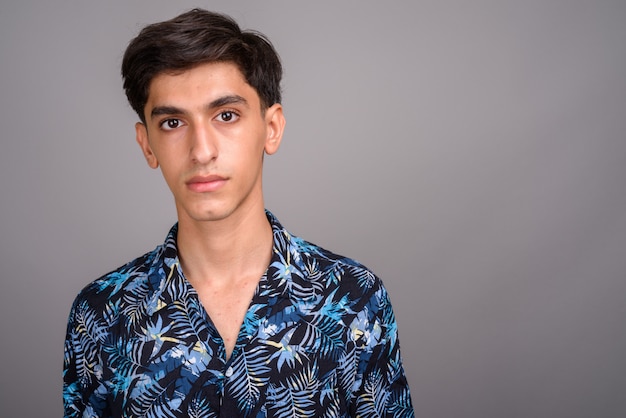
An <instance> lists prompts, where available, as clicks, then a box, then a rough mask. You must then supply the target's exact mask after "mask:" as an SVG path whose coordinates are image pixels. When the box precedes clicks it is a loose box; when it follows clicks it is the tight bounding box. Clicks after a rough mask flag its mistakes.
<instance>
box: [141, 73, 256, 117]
mask: <svg viewBox="0 0 626 418" xmlns="http://www.w3.org/2000/svg"><path fill="white" fill-rule="evenodd" d="M225 95H239V96H241V97H244V98H245V99H246V101H247V102H248V103H249V104H250V106H254V105H258V106H260V98H259V95H258V93H257V92H256V90H255V89H254V88H253V87H252V86H250V85H249V84H248V82H247V81H246V79H245V77H244V76H243V74H242V72H241V70H240V69H239V67H238V66H237V65H235V64H234V63H231V62H210V63H203V64H199V65H197V66H194V67H192V68H189V69H185V70H182V71H165V72H161V73H159V74H157V75H156V76H155V77H154V78H153V79H152V81H151V82H150V86H149V90H148V98H147V102H146V106H145V108H144V111H145V112H146V113H149V109H150V108H153V107H154V106H162V105H176V106H179V107H181V106H182V107H194V106H202V105H204V104H206V103H207V102H211V101H213V100H216V99H218V98H220V97H223V96H225Z"/></svg>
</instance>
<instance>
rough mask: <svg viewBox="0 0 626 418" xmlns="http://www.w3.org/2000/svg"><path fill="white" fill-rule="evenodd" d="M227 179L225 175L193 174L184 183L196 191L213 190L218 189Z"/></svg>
mask: <svg viewBox="0 0 626 418" xmlns="http://www.w3.org/2000/svg"><path fill="white" fill-rule="evenodd" d="M226 180H228V179H227V178H226V177H223V176H220V175H217V174H211V175H206V176H193V177H191V178H190V179H189V180H187V181H186V182H185V183H186V184H187V187H188V188H189V189H190V190H191V191H193V192H197V193H206V192H214V191H216V190H218V189H220V188H221V187H222V186H223V185H224V184H225V183H226Z"/></svg>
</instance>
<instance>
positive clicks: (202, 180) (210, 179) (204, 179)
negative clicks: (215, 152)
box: [186, 174, 226, 184]
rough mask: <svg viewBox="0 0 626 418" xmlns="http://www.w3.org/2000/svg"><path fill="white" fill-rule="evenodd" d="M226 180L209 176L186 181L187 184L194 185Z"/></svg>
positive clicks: (215, 175)
mask: <svg viewBox="0 0 626 418" xmlns="http://www.w3.org/2000/svg"><path fill="white" fill-rule="evenodd" d="M224 180H226V177H222V176H220V175H217V174H211V175H208V176H193V177H192V178H190V179H189V180H187V182H186V183H187V184H194V183H211V182H214V181H224Z"/></svg>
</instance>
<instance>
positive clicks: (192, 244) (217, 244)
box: [177, 207, 273, 287]
mask: <svg viewBox="0 0 626 418" xmlns="http://www.w3.org/2000/svg"><path fill="white" fill-rule="evenodd" d="M177 244H178V252H179V258H180V262H181V267H182V270H183V272H184V274H185V276H186V277H187V279H188V280H189V281H190V282H191V283H192V284H194V285H211V286H218V287H223V286H227V285H237V284H238V283H239V282H240V280H242V279H243V278H247V279H249V278H250V277H251V276H252V277H259V278H260V277H261V275H262V274H263V272H265V270H266V269H267V266H268V264H269V262H270V259H271V255H272V246H273V239H272V228H271V225H270V223H269V221H268V220H267V217H266V215H265V211H264V210H263V208H262V207H261V209H260V210H256V211H250V212H248V213H245V214H243V215H239V216H237V217H234V216H231V217H229V218H227V219H223V220H219V221H200V222H198V221H193V220H189V219H180V218H179V224H178V236H177Z"/></svg>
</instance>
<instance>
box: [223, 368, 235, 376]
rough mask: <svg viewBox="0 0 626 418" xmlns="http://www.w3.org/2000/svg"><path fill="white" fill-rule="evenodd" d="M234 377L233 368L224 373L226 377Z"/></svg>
mask: <svg viewBox="0 0 626 418" xmlns="http://www.w3.org/2000/svg"><path fill="white" fill-rule="evenodd" d="M232 375H233V368H232V367H229V368H228V369H226V373H224V376H226V377H231V376H232Z"/></svg>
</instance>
